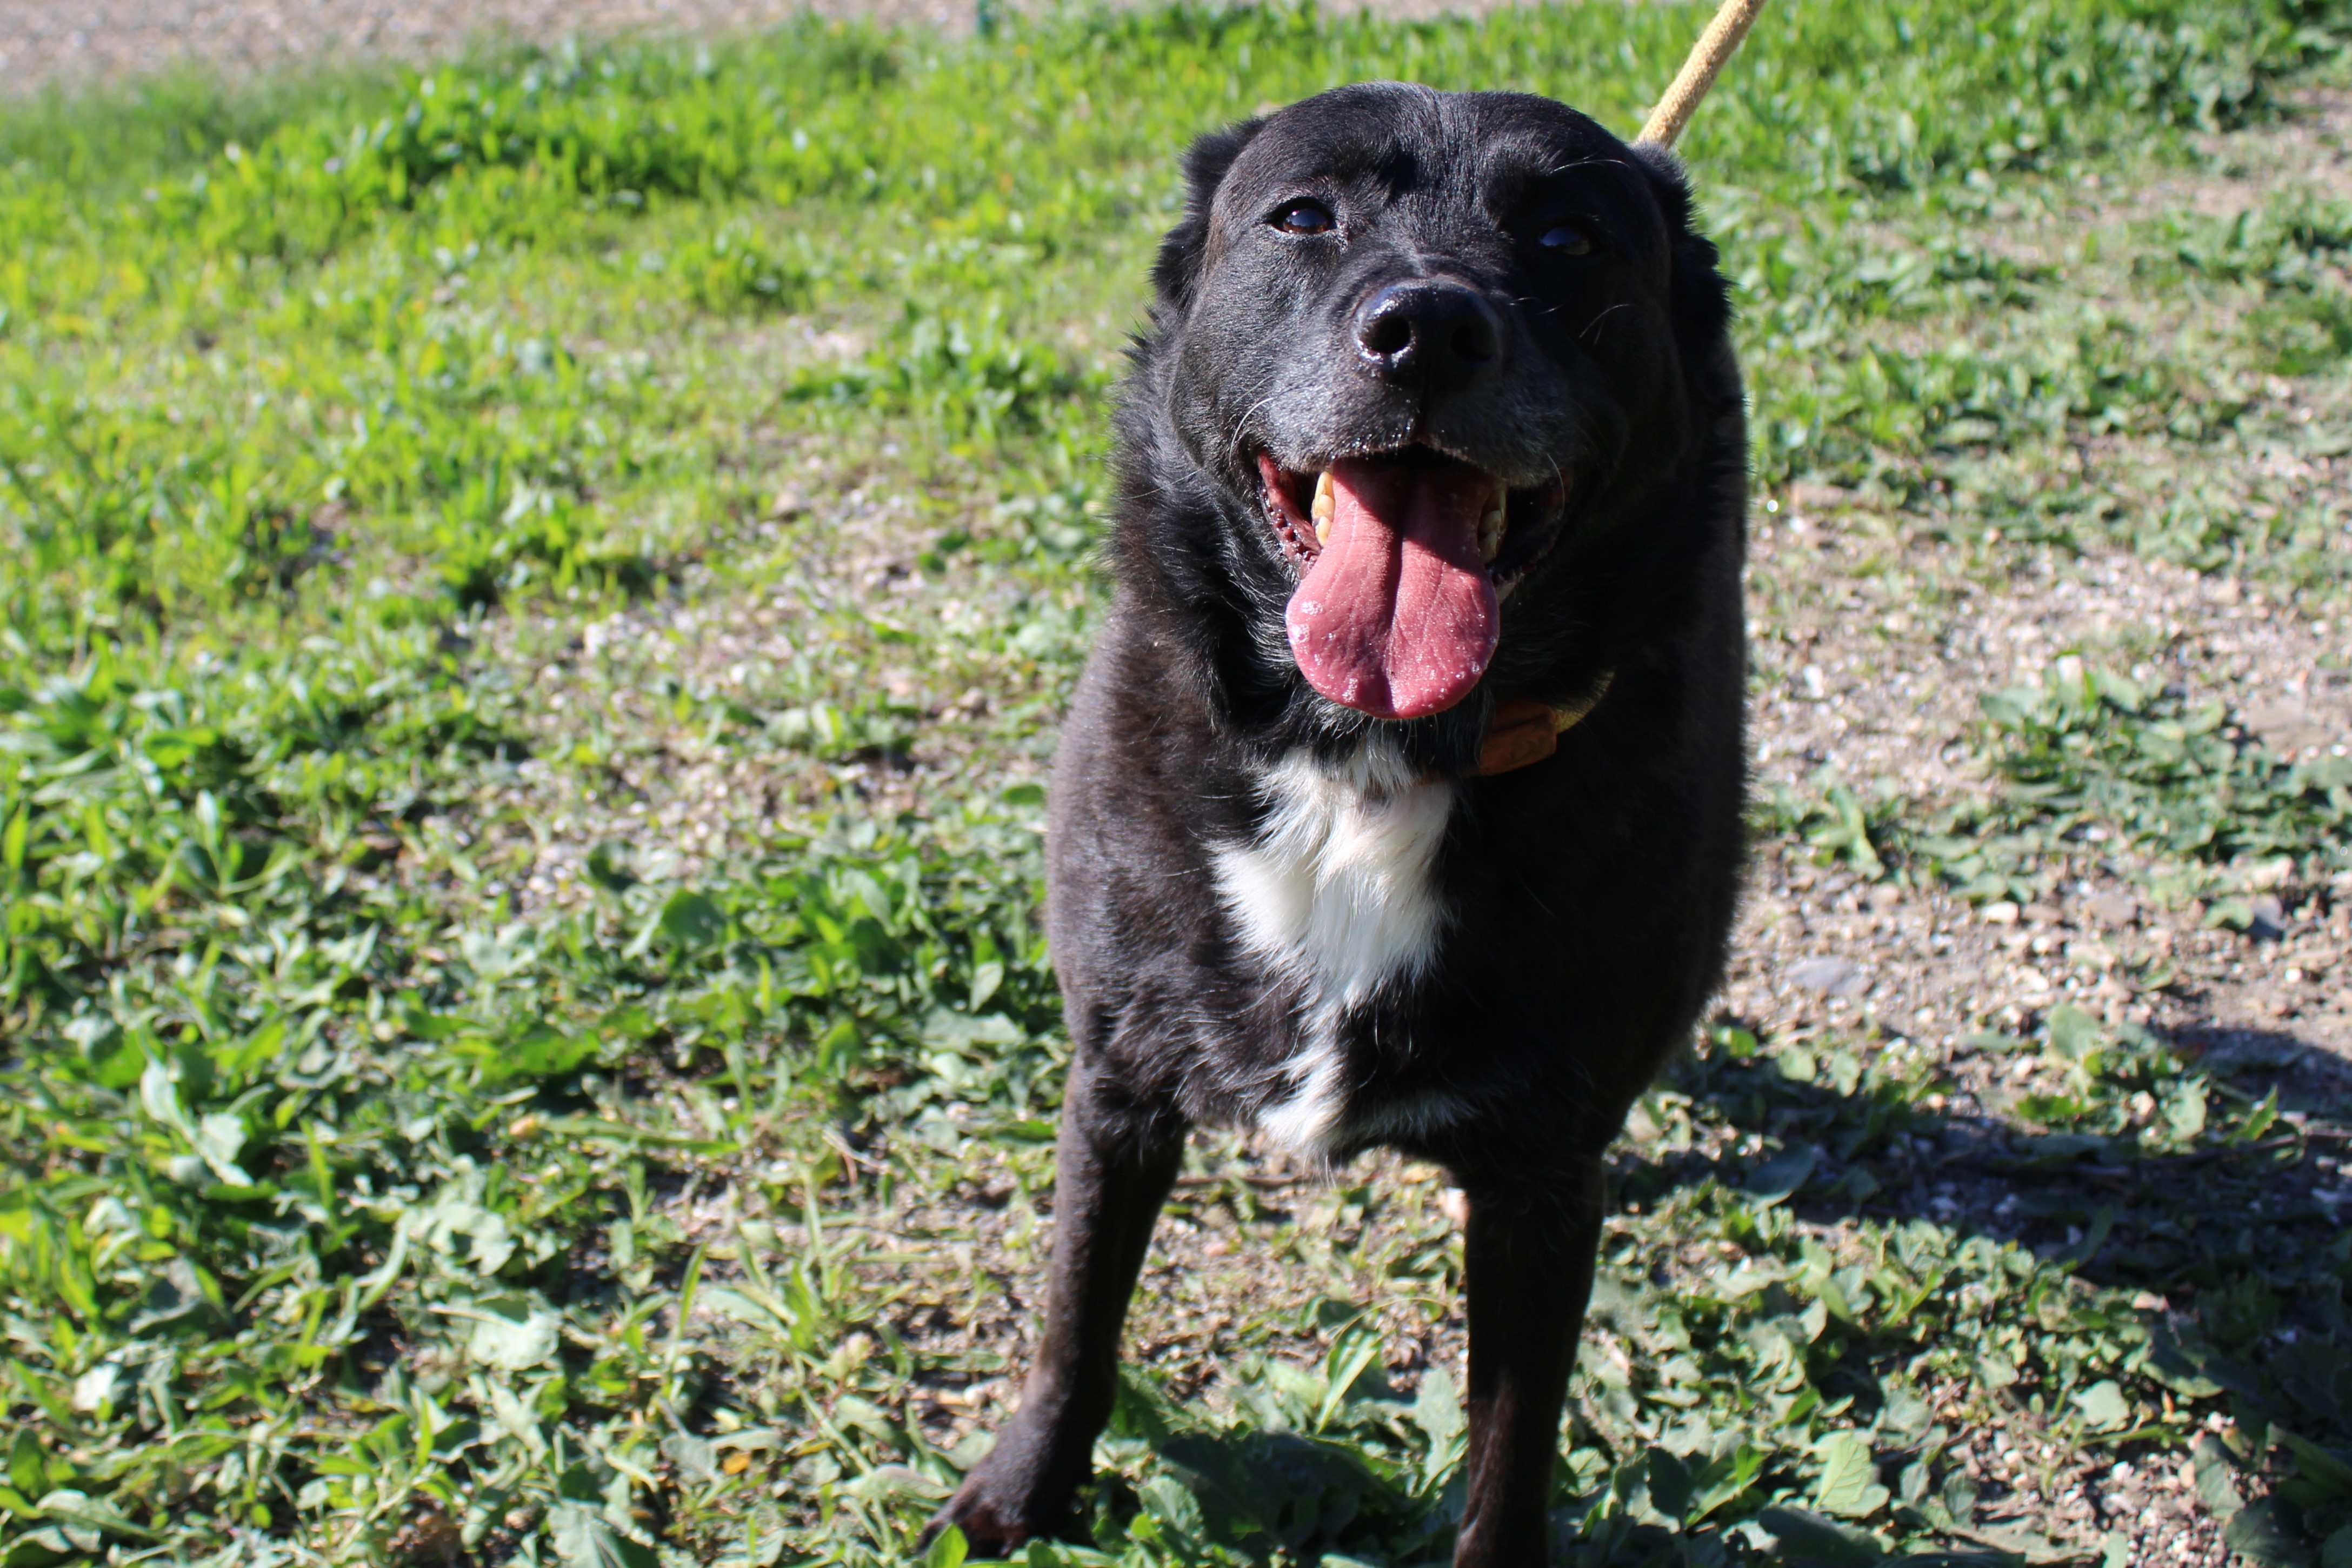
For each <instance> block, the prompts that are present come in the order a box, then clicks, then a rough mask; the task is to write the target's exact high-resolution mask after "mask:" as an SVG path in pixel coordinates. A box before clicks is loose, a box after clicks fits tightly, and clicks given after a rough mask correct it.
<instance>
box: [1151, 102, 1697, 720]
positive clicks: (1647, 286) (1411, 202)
mask: <svg viewBox="0 0 2352 1568" xmlns="http://www.w3.org/2000/svg"><path fill="white" fill-rule="evenodd" d="M1186 173H1187V176H1188V178H1189V181H1190V184H1191V193H1190V201H1189V204H1188V207H1187V211H1186V213H1185V215H1184V218H1183V221H1182V222H1181V224H1179V225H1177V227H1176V228H1175V229H1174V231H1173V232H1171V234H1170V235H1169V236H1168V238H1167V240H1166V243H1165V244H1164V246H1162V248H1161V251H1160V260H1159V265H1158V267H1157V268H1156V270H1155V274H1154V281H1155V283H1156V284H1157V286H1158V291H1159V303H1158V307H1157V309H1156V310H1155V313H1154V322H1153V328H1152V330H1151V331H1150V333H1149V334H1148V335H1147V336H1146V338H1145V340H1143V342H1142V344H1141V345H1140V348H1139V374H1138V376H1137V378H1136V382H1135V385H1134V387H1133V388H1132V389H1131V391H1130V394H1129V407H1128V410H1127V416H1126V432H1127V435H1128V438H1129V448H1130V462H1131V463H1134V464H1138V465H1139V467H1140V470H1141V471H1140V473H1139V474H1138V475H1137V477H1138V478H1139V480H1141V481H1142V482H1143V483H1144V484H1146V485H1148V486H1150V488H1151V490H1152V492H1153V493H1154V494H1155V495H1156V496H1158V497H1161V498H1163V499H1168V500H1174V501H1176V502H1178V505H1176V506H1175V507H1148V508H1145V509H1144V514H1143V516H1142V517H1141V518H1140V520H1139V522H1138V523H1137V524H1136V525H1134V526H1131V527H1130V528H1129V529H1128V530H1127V534H1126V536H1125V537H1123V538H1122V540H1121V549H1122V552H1123V553H1124V554H1125V555H1127V556H1128V557H1129V559H1134V558H1135V557H1136V556H1137V555H1138V554H1140V555H1142V556H1143V557H1145V558H1147V559H1146V560H1145V561H1143V562H1139V563H1138V564H1143V565H1147V567H1148V569H1149V570H1154V571H1157V572H1158V573H1159V574H1160V576H1161V578H1162V579H1163V580H1167V581H1168V582H1169V583H1170V585H1171V587H1172V588H1174V589H1175V590H1176V591H1178V592H1179V593H1180V594H1181V596H1182V597H1183V598H1184V599H1186V600H1188V601H1192V602H1193V603H1196V604H1197V603H1202V602H1205V601H1209V600H1212V599H1216V598H1219V597H1220V596H1221V591H1222V590H1225V589H1235V590H1238V592H1223V593H1222V598H1223V601H1227V602H1233V603H1236V604H1238V605H1239V606H1241V607H1242V608H1241V613H1242V615H1243V617H1244V620H1245V621H1246V622H1247V624H1246V625H1245V626H1243V627H1239V628H1236V630H1240V631H1242V632H1244V633H1245V635H1246V638H1247V640H1248V641H1249V642H1251V643H1253V644H1255V645H1256V646H1257V647H1258V648H1259V649H1260V650H1261V652H1262V653H1266V654H1269V655H1276V656H1280V657H1283V658H1284V661H1285V662H1286V663H1291V664H1295V667H1296V670H1297V672H1298V673H1299V674H1303V675H1304V677H1305V679H1306V682H1307V684H1308V685H1311V687H1312V689H1313V691H1314V692H1315V693H1317V694H1319V695H1320V698H1321V699H1322V701H1321V702H1320V703H1317V702H1315V701H1314V699H1311V698H1308V697H1307V695H1306V694H1305V693H1303V692H1297V690H1296V681H1295V680H1293V681H1290V682H1288V683H1286V684H1287V685H1290V686H1291V687H1292V688H1293V696H1294V698H1295V700H1294V701H1292V702H1291V703H1290V705H1289V706H1293V707H1294V708H1296V707H1297V706H1300V705H1302V704H1303V705H1308V706H1313V707H1315V708H1318V709H1319V710H1320V712H1321V714H1322V715H1323V718H1324V723H1323V726H1322V727H1324V728H1326V729H1327V730H1328V729H1330V728H1332V727H1335V726H1344V725H1347V724H1349V723H1350V722H1352V723H1353V724H1354V725H1356V726H1358V727H1360V725H1361V724H1362V723H1363V722H1364V720H1363V719H1362V718H1360V717H1356V716H1359V715H1362V716H1370V717H1371V718H1374V719H1406V720H1410V719H1417V718H1423V717H1426V716H1433V715H1439V714H1444V713H1448V712H1449V711H1452V710H1456V709H1457V708H1460V707H1461V706H1463V705H1464V703H1465V698H1467V697H1469V696H1471V695H1472V694H1473V693H1474V692H1475V691H1477V690H1478V689H1479V688H1480V685H1481V683H1482V681H1485V682H1486V684H1487V685H1488V686H1489V687H1490V688H1491V687H1492V686H1493V685H1497V684H1504V683H1506V682H1517V683H1521V684H1520V685H1517V686H1515V687H1513V688H1512V689H1524V684H1526V683H1532V684H1534V685H1538V686H1539V685H1542V684H1543V682H1544V679H1545V671H1544V669H1543V666H1544V665H1545V664H1546V662H1547V661H1551V662H1553V663H1556V662H1557V660H1558V658H1559V655H1560V653H1561V651H1562V649H1563V648H1565V647H1567V646H1568V645H1569V644H1570V643H1574V642H1575V641H1576V640H1577V636H1578V632H1577V628H1576V625H1575V624H1572V623H1574V622H1591V621H1592V620H1593V618H1594V616H1595V614H1596V611H1595V609H1594V607H1593V606H1592V605H1591V603H1589V602H1586V603H1581V607H1579V606H1580V601H1586V600H1588V599H1589V597H1590V595H1589V593H1580V592H1578V591H1575V590H1574V586H1573V580H1574V579H1575V577H1576V568H1575V562H1576V559H1577V558H1579V557H1582V558H1585V559H1586V560H1587V562H1588V564H1590V563H1591V561H1593V560H1595V559H1599V555H1605V554H1606V553H1607V552H1608V550H1609V549H1610V548H1611V547H1610V545H1609V541H1610V540H1612V538H1614V539H1616V540H1618V541H1619V542H1618V545H1617V547H1616V548H1617V549H1618V553H1620V554H1622V553H1623V549H1624V538H1625V536H1627V535H1628V534H1629V533H1633V534H1638V533H1641V532H1642V531H1643V530H1644V528H1648V529H1649V530H1650V531H1652V532H1655V531H1656V530H1657V529H1659V528H1664V526H1666V525H1665V524H1664V523H1663V522H1662V521H1660V519H1661V518H1663V517H1666V516H1667V515H1668V514H1673V513H1675V512H1676V511H1678V510H1687V509H1688V508H1687V507H1681V508H1678V507H1676V505H1675V497H1676V496H1677V495H1680V494H1685V493H1686V492H1688V491H1689V490H1690V488H1691V486H1693V485H1694V484H1696V483H1699V482H1701V481H1703V480H1704V481H1705V482H1707V483H1712V484H1714V485H1715V486H1716V487H1717V488H1718V489H1720V488H1722V487H1723V482H1722V477H1721V476H1719V475H1715V476H1705V475H1702V474H1701V473H1699V472H1698V471H1697V470H1698V469H1700V468H1702V467H1705V466H1707V465H1710V464H1712V465H1715V466H1720V465H1721V463H1722V457H1721V455H1720V453H1719V452H1717V448H1719V447H1720V446H1721V444H1722V435H1723V429H1722V426H1723V425H1724V423H1725V421H1726V420H1728V421H1729V422H1730V423H1731V425H1732V426H1733V427H1734V428H1733V434H1734V436H1735V444H1736V438H1737V429H1736V426H1737V423H1738V382H1737V373H1736V371H1734V370H1733V368H1732V366H1731V361H1730V356H1729V353H1728V350H1727V348H1726V317H1727V307H1726V302H1725V292H1724V287H1723V284H1722V282H1721V280H1720V278H1719V277H1717V272H1716V270H1715V251H1714V247H1713V246H1710V245H1708V244H1707V243H1706V241H1705V240H1703V239H1700V238H1698V237H1697V236H1696V235H1694V234H1693V233H1692V232H1691V229H1690V226H1689V221H1688V201H1687V197H1686V194H1685V188H1684V185H1683V183H1682V179H1681V176H1680V173H1679V172H1678V171H1677V170H1676V169H1675V166H1674V164H1673V162H1672V160H1671V159H1669V158H1667V157H1666V156H1664V155H1663V154H1659V153H1655V152H1648V151H1644V150H1641V149H1635V148H1630V147H1628V146H1627V145H1626V144H1625V143H1623V142H1622V141H1618V140H1617V139H1616V138H1615V137H1613V136H1612V135H1610V134H1609V133H1608V132H1607V131H1603V130H1602V129H1601V127H1600V126H1599V125H1597V124H1595V123H1594V122H1593V121H1592V120H1589V119H1587V118H1586V117H1584V116H1583V115H1580V114H1579V113H1577V112H1575V111H1574V110H1570V109H1568V108H1566V107H1564V106H1562V105H1560V104H1558V103H1554V102H1552V101H1550V100H1549V99H1540V98H1533V97H1528V96H1524V95H1519V94H1510V93H1440V92H1435V91H1432V90H1429V89H1423V88H1418V87H1409V86H1403V85H1400V84H1395V83H1378V84H1370V85H1365V86H1359V87H1349V88H1341V89H1337V90H1335V91H1331V92H1327V93H1324V94H1322V95H1320V96H1319V97H1317V98H1312V99H1307V100H1306V101H1304V102H1302V103H1298V104H1296V105H1293V106H1292V107H1290V108H1288V109H1286V110H1282V111H1281V112H1280V113H1277V114H1275V115H1273V116H1271V117H1269V118H1267V119H1265V120H1253V121H1250V122H1248V123H1246V124H1244V125H1241V126H1238V127H1236V128H1234V130H1232V131H1226V132H1223V133H1221V134H1217V135H1213V136H1209V137H1206V138H1203V139H1202V141H1200V142H1199V143H1197V144H1196V145H1195V146H1194V147H1193V149H1192V152H1191V154H1190V156H1189V158H1188V160H1187V162H1186ZM1726 403H1728V407H1726V406H1725V405H1726ZM1731 462H1732V464H1733V466H1734V467H1735V468H1736V466H1737V464H1738V456H1737V455H1734V456H1733V457H1732V459H1731ZM1733 487H1734V488H1736V478H1735V480H1734V481H1733ZM1736 510H1737V508H1736V507H1735V508H1734V511H1735V514H1736ZM1138 528H1140V529H1141V530H1142V531H1141V533H1140V535H1139V534H1138V531H1137V530H1138ZM1662 542H1664V541H1661V540H1657V539H1653V540H1651V541H1650V546H1651V548H1650V549H1648V550H1647V552H1646V553H1651V554H1654V553H1655V549H1654V547H1655V546H1656V545H1657V544H1659V543H1662ZM1596 552H1599V554H1596ZM1213 579H1223V581H1222V582H1218V581H1214V580H1213ZM1583 586H1584V587H1585V588H1587V589H1590V588H1591V587H1592V586H1593V583H1592V582H1591V581H1588V582H1586V583H1585V584H1584V585H1583ZM1563 588H1566V589H1567V591H1565V592H1563V591H1561V590H1562V589H1563ZM1285 673H1287V672H1285ZM1269 695H1271V694H1269ZM1537 695H1541V694H1540V693H1538V694H1537ZM1329 705H1338V707H1337V708H1334V707H1332V706H1329ZM1474 706H1475V707H1476V709H1477V722H1479V723H1483V722H1484V712H1485V706H1484V705H1483V704H1480V705H1474ZM1341 710H1354V713H1353V715H1350V714H1348V713H1345V712H1343V711H1341Z"/></svg>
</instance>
